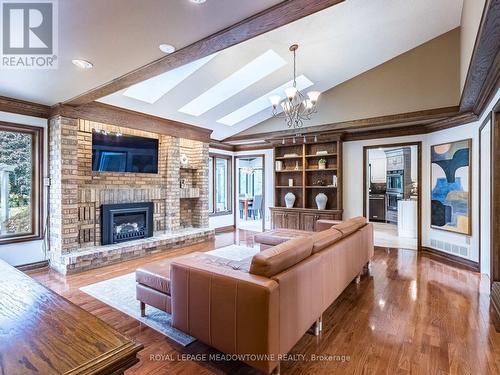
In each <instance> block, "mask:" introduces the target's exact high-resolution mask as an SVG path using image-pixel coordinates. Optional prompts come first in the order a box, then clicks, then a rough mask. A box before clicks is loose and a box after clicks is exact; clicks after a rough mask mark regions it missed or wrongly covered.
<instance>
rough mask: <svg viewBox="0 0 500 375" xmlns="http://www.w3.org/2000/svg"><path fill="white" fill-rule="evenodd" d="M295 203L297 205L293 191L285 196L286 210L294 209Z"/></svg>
mask: <svg viewBox="0 0 500 375" xmlns="http://www.w3.org/2000/svg"><path fill="white" fill-rule="evenodd" d="M294 203H295V195H294V194H293V193H292V192H291V191H289V192H288V193H286V195H285V204H286V208H292V207H293V204H294Z"/></svg>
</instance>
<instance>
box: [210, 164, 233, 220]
mask: <svg viewBox="0 0 500 375" xmlns="http://www.w3.org/2000/svg"><path fill="white" fill-rule="evenodd" d="M231 160H232V158H231V157H230V156H225V155H211V156H210V157H209V165H208V178H209V184H208V196H209V204H208V206H209V210H210V213H211V214H212V215H220V214H228V213H231V211H232V210H231Z"/></svg>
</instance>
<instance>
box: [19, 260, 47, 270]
mask: <svg viewBox="0 0 500 375" xmlns="http://www.w3.org/2000/svg"><path fill="white" fill-rule="evenodd" d="M48 266H49V261H48V260H42V261H41V262H34V263H28V264H22V265H20V266H16V268H17V269H18V270H19V271H22V272H26V271H32V270H36V269H40V268H46V267H48Z"/></svg>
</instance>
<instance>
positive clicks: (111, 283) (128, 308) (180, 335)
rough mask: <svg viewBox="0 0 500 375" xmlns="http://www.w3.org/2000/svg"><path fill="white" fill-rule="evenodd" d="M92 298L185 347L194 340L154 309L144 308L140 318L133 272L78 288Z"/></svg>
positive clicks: (168, 317)
mask: <svg viewBox="0 0 500 375" xmlns="http://www.w3.org/2000/svg"><path fill="white" fill-rule="evenodd" d="M80 290H81V291H82V292H85V293H87V294H89V295H91V296H92V297H94V298H96V299H98V300H99V301H102V302H104V303H105V304H107V305H109V306H111V307H114V308H115V309H117V310H119V311H121V312H123V313H125V314H127V315H129V316H131V317H132V318H134V319H137V320H139V321H140V322H142V323H144V324H145V325H147V326H148V327H151V328H153V329H154V330H155V331H158V332H160V333H161V334H163V335H165V336H167V337H168V338H170V339H172V340H174V341H175V342H177V343H179V344H181V345H183V346H187V345H189V344H191V343H192V342H193V341H195V340H196V339H195V338H194V337H191V336H189V335H186V334H185V333H184V332H182V331H179V330H178V329H175V328H174V327H172V316H171V315H170V314H167V313H166V312H164V311H161V310H158V309H157V308H155V307H152V306H147V307H146V314H147V315H146V316H145V317H141V310H140V307H139V301H137V300H136V299H135V272H132V273H128V274H126V275H123V276H119V277H115V278H112V279H109V280H105V281H101V282H99V283H95V284H91V285H87V286H84V287H82V288H80Z"/></svg>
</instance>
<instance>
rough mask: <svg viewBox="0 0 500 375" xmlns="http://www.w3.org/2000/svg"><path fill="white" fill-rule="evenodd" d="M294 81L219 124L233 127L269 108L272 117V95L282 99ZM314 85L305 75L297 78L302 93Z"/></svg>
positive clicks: (224, 118)
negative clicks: (270, 99)
mask: <svg viewBox="0 0 500 375" xmlns="http://www.w3.org/2000/svg"><path fill="white" fill-rule="evenodd" d="M292 84H293V81H290V82H287V83H285V84H284V85H281V86H280V87H277V88H276V89H274V90H273V91H270V92H268V93H267V94H264V95H262V96H261V97H260V98H257V99H255V100H254V101H252V102H250V103H248V104H246V105H244V106H243V107H241V108H238V109H237V110H236V111H234V112H232V113H230V114H228V115H227V116H224V117H223V118H221V119H219V120H217V122H218V123H220V124H224V125H229V126H233V125H234V124H237V123H238V122H240V121H243V120H245V119H247V118H249V117H250V116H253V115H255V114H256V113H259V112H260V111H262V110H264V109H266V108H269V115H271V104H270V103H269V97H270V96H271V95H279V96H281V98H284V97H285V89H286V88H288V87H290V86H292ZM312 85H313V83H312V82H311V81H310V80H309V79H308V78H307V77H306V76H304V75H301V76H298V77H297V89H299V90H300V91H302V90H304V89H306V88H308V87H309V86H312Z"/></svg>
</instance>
